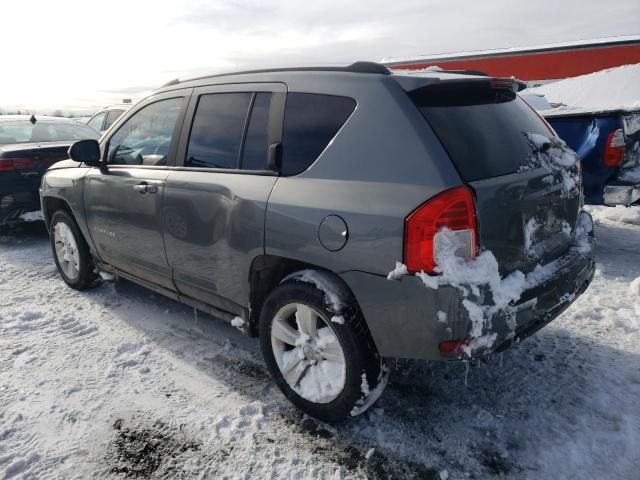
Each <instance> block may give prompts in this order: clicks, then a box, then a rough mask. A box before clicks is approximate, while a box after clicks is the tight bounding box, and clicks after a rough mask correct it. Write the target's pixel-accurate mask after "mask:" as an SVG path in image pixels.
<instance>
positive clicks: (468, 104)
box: [414, 87, 553, 182]
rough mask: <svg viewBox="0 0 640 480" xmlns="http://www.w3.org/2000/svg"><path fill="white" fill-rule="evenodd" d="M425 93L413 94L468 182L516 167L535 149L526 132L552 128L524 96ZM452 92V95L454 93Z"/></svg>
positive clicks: (543, 132) (545, 132)
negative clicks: (417, 95) (418, 95)
mask: <svg viewBox="0 0 640 480" xmlns="http://www.w3.org/2000/svg"><path fill="white" fill-rule="evenodd" d="M456 89H457V90H458V92H457V94H456V95H454V93H455V92H447V91H444V90H443V91H442V92H437V95H436V92H433V94H432V95H431V96H429V95H428V94H426V93H425V95H422V96H421V97H420V98H414V101H415V102H416V103H417V106H418V108H419V109H420V112H422V115H423V116H424V118H425V119H426V120H427V122H428V123H429V125H431V128H432V129H433V130H434V132H435V133H436V135H437V136H438V138H439V139H440V141H441V142H442V145H443V146H444V148H445V149H446V150H447V152H448V153H449V157H450V158H451V160H452V161H453V163H454V165H455V166H456V168H457V170H458V172H459V173H460V176H461V177H462V178H463V179H464V180H465V181H467V182H472V181H475V180H480V179H484V178H490V177H497V176H500V175H506V174H509V173H515V172H517V171H518V170H519V169H520V167H521V166H522V165H524V164H525V163H526V161H527V159H528V158H529V157H530V156H531V154H532V148H531V145H530V144H529V141H528V140H527V137H526V135H525V134H526V133H537V134H540V135H544V136H546V137H552V136H553V132H552V131H551V130H550V129H549V128H548V127H547V126H546V124H545V123H544V121H543V120H542V119H541V118H540V117H538V115H537V114H536V113H535V112H534V111H533V110H532V109H531V108H530V107H529V106H528V105H527V104H526V103H525V101H524V100H522V99H521V98H520V97H519V96H517V95H515V94H512V95H506V94H505V95H503V94H496V93H495V91H494V92H493V94H489V95H486V96H485V97H482V98H481V96H480V95H474V94H472V95H470V96H469V97H467V98H465V90H464V88H463V87H456ZM449 93H451V95H449Z"/></svg>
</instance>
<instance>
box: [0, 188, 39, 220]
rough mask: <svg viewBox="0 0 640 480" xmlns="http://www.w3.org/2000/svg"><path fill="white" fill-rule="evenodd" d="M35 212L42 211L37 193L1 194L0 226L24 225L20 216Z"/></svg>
mask: <svg viewBox="0 0 640 480" xmlns="http://www.w3.org/2000/svg"><path fill="white" fill-rule="evenodd" d="M35 210H40V197H39V196H38V193H37V192H36V193H33V192H10V193H9V192H7V193H2V192H0V226H8V225H13V224H16V223H23V222H24V220H23V219H22V218H20V216H21V215H22V214H24V213H26V212H32V211H35Z"/></svg>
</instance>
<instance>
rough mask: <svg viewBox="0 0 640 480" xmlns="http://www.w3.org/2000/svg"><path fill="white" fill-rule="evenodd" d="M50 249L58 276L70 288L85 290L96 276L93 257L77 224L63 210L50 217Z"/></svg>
mask: <svg viewBox="0 0 640 480" xmlns="http://www.w3.org/2000/svg"><path fill="white" fill-rule="evenodd" d="M50 239H51V250H52V251H53V258H54V260H55V262H56V266H57V267H58V272H60V276H62V279H63V280H64V281H65V282H66V284H67V285H69V286H70V287H71V288H74V289H76V290H85V289H86V288H87V287H89V286H90V285H91V284H92V283H93V282H94V280H95V279H96V278H97V274H96V272H95V266H94V262H93V257H92V256H91V253H90V252H89V246H88V245H87V242H86V241H85V239H84V237H83V236H82V233H81V232H80V229H79V228H78V225H77V224H76V222H75V220H74V219H73V217H72V216H71V215H70V214H69V213H68V212H66V211H65V210H58V211H56V212H55V213H54V214H53V216H52V217H51V225H50Z"/></svg>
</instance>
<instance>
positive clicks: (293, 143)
mask: <svg viewBox="0 0 640 480" xmlns="http://www.w3.org/2000/svg"><path fill="white" fill-rule="evenodd" d="M355 108H356V102H355V100H353V99H352V98H348V97H337V96H333V95H317V94H312V93H289V94H287V103H286V105H285V110H284V129H283V132H282V174H283V175H296V174H298V173H301V172H303V171H305V170H306V169H307V168H309V166H310V165H311V164H312V163H313V162H314V161H315V160H316V159H317V158H318V157H319V156H320V154H321V153H322V151H323V150H324V149H325V148H326V147H327V145H328V144H329V142H330V141H331V140H332V139H333V137H334V136H335V135H336V133H338V130H340V128H341V127H342V125H344V122H346V121H347V118H349V115H351V113H352V112H353V110H354V109H355Z"/></svg>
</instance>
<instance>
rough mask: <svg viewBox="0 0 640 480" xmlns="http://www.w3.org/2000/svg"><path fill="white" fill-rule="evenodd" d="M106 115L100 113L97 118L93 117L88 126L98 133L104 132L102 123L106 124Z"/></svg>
mask: <svg viewBox="0 0 640 480" xmlns="http://www.w3.org/2000/svg"><path fill="white" fill-rule="evenodd" d="M106 115H107V114H106V113H99V114H98V115H96V116H95V117H93V118H92V119H91V120H89V121H88V122H87V125H88V126H90V127H91V128H93V129H94V130H96V131H98V132H99V131H101V130H102V122H104V117H105V116H106Z"/></svg>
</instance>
